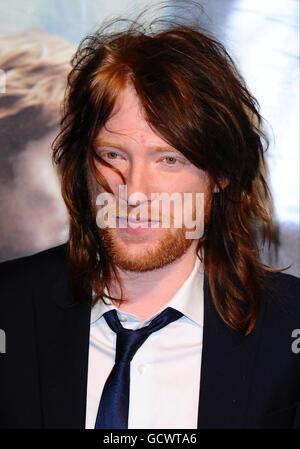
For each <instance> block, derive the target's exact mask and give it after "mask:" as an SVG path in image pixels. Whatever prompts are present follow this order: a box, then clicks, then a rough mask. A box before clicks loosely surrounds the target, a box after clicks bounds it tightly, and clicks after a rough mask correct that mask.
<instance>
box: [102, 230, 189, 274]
mask: <svg viewBox="0 0 300 449" xmlns="http://www.w3.org/2000/svg"><path fill="white" fill-rule="evenodd" d="M150 232H151V233H153V234H157V235H156V236H154V237H155V238H154V239H144V238H143V237H142V236H134V237H132V236H130V237H129V236H125V235H121V234H122V231H120V230H119V229H112V228H105V229H102V230H101V237H102V242H103V245H104V247H105V249H106V252H107V254H108V256H109V257H110V259H111V261H112V262H113V264H115V265H116V266H118V267H119V268H120V269H122V270H126V271H133V272H145V271H152V270H156V269H159V268H163V267H165V266H166V265H169V264H170V263H172V262H174V261H175V260H176V259H178V258H180V257H181V256H183V255H184V254H185V253H186V251H187V250H188V249H189V248H190V246H191V245H192V243H193V241H194V240H192V239H187V238H186V229H185V228H180V229H160V230H158V229H153V230H151V231H150ZM158 234H159V235H158Z"/></svg>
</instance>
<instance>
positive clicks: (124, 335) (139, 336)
mask: <svg viewBox="0 0 300 449" xmlns="http://www.w3.org/2000/svg"><path fill="white" fill-rule="evenodd" d="M181 316H182V313H181V312H179V311H178V310H175V309H173V308H171V307H167V308H166V309H165V310H164V311H163V312H161V313H160V314H159V315H158V316H157V317H155V318H154V319H153V320H152V321H151V322H150V324H149V325H148V326H145V327H142V328H140V329H137V330H132V329H124V327H123V326H122V325H121V323H120V321H119V318H118V315H117V311H116V310H115V309H114V310H110V311H109V312H106V313H105V314H104V318H105V320H106V322H107V324H108V325H109V327H110V328H111V329H112V330H113V331H114V332H115V333H116V334H117V343H116V356H115V362H116V363H120V362H125V363H130V362H131V360H132V359H133V357H134V355H135V353H136V352H137V350H138V349H139V347H140V346H141V345H142V344H143V343H144V341H145V340H146V339H147V338H148V337H149V335H151V334H152V333H153V332H155V331H157V330H159V329H161V328H163V327H165V326H166V325H167V324H169V323H171V322H172V321H175V320H177V319H178V318H180V317H181Z"/></svg>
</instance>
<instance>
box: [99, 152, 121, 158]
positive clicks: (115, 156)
mask: <svg viewBox="0 0 300 449" xmlns="http://www.w3.org/2000/svg"><path fill="white" fill-rule="evenodd" d="M103 156H104V157H106V158H107V159H117V157H118V156H119V155H118V153H116V152H115V151H107V152H106V153H104V154H103V155H102V157H103Z"/></svg>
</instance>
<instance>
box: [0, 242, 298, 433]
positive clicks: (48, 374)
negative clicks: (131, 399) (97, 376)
mask: <svg viewBox="0 0 300 449" xmlns="http://www.w3.org/2000/svg"><path fill="white" fill-rule="evenodd" d="M67 267H68V259H67V252H66V245H60V246H58V247H55V248H51V249H49V250H47V251H43V252H41V253H38V254H35V255H33V256H28V257H24V258H21V259H16V260H13V261H8V262H4V263H2V264H0V294H1V298H0V329H3V330H4V331H5V332H6V353H5V354H0V364H1V365H0V427H3V428H84V426H85V411H86V410H85V409H86V386H87V367H88V348H89V324H90V306H89V305H83V304H82V303H80V302H79V301H78V300H76V299H74V297H72V295H71V293H70V289H69V284H68V268H67ZM294 329H300V304H299V279H298V278H296V277H294V276H290V275H287V274H272V275H270V279H269V282H268V293H267V294H266V295H265V298H264V300H263V305H262V307H261V310H260V313H259V318H258V321H257V325H256V327H255V329H254V331H253V332H252V333H251V334H250V335H249V336H246V337H245V336H243V335H241V334H240V333H238V332H235V331H232V330H231V329H230V328H228V327H227V326H226V325H224V323H223V322H222V321H221V320H220V318H219V317H218V315H217V313H216V311H215V309H214V307H213V305H212V301H211V295H210V291H209V288H208V284H207V281H206V278H205V281H204V334H203V353H202V370H201V384H200V398H199V414H198V427H199V428H235V429H238V428H300V353H298V354H297V353H295V352H293V351H292V343H293V339H292V332H293V330H294ZM298 347H300V343H299V344H298Z"/></svg>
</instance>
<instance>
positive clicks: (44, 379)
mask: <svg viewBox="0 0 300 449" xmlns="http://www.w3.org/2000/svg"><path fill="white" fill-rule="evenodd" d="M62 272H63V273H65V270H64V269H62ZM39 295H42V296H43V301H41V298H37V299H39V301H36V304H37V305H36V313H37V320H36V323H37V329H36V331H37V342H38V358H39V366H40V391H41V409H42V417H43V425H44V427H46V428H84V427H85V411H86V388H87V370H88V348H89V325H90V306H89V305H88V304H87V305H83V304H80V302H78V301H77V302H76V301H74V299H73V298H72V296H71V295H70V292H69V288H68V285H67V276H66V275H65V276H63V274H62V275H61V276H59V278H58V279H57V280H56V281H55V282H54V283H53V284H52V286H51V287H50V288H49V291H47V292H40V293H39ZM45 297H46V298H45Z"/></svg>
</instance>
